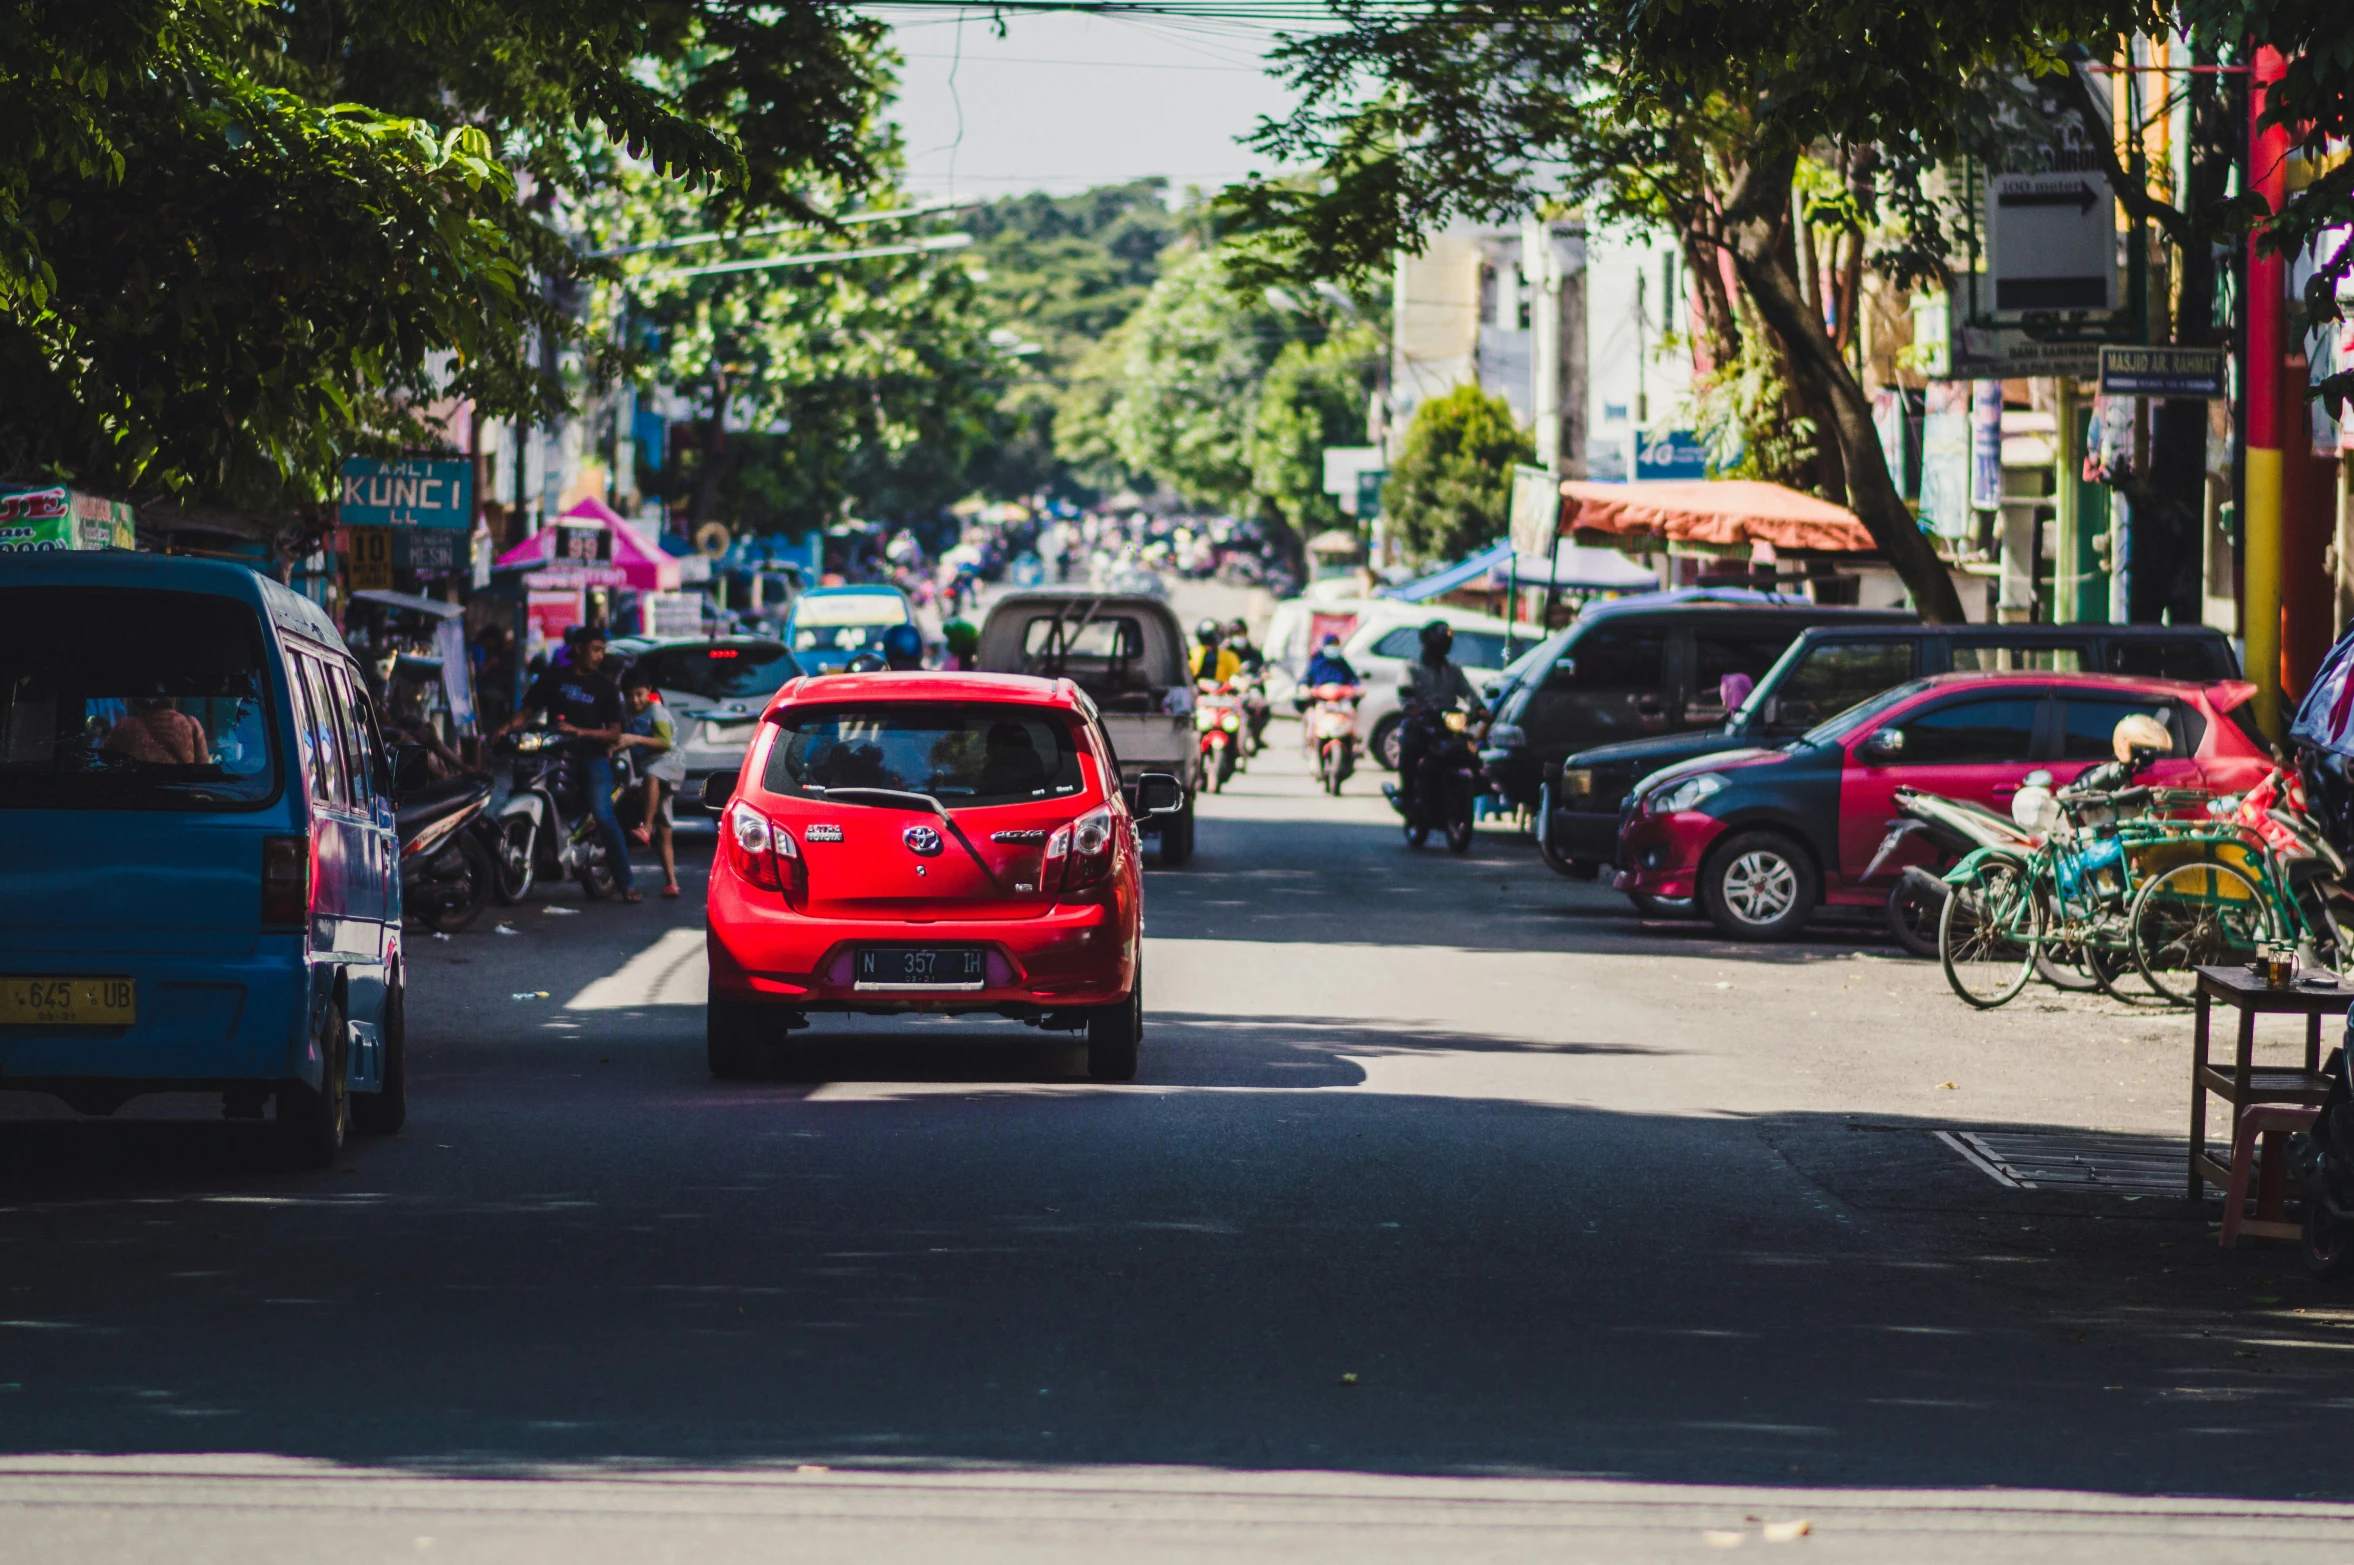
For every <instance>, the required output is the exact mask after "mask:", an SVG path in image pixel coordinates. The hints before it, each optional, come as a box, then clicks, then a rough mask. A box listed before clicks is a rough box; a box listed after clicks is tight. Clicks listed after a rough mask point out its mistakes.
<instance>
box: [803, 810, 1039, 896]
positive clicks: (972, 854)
mask: <svg viewBox="0 0 2354 1565" xmlns="http://www.w3.org/2000/svg"><path fill="white" fill-rule="evenodd" d="M809 791H810V792H811V793H814V794H817V795H819V796H820V797H822V798H824V799H825V801H826V802H827V803H829V804H830V803H832V802H833V801H835V800H836V799H840V800H842V801H844V802H846V803H849V804H896V805H899V806H901V807H902V808H904V809H910V810H926V811H929V812H930V813H931V814H934V815H937V816H939V817H940V824H941V825H943V826H945V827H947V828H948V835H950V836H951V837H954V838H955V839H956V845H957V846H958V847H960V848H962V849H964V851H965V856H966V857H967V858H969V859H971V860H972V861H973V865H974V867H975V868H977V869H979V870H980V872H981V873H982V874H983V875H984V876H986V877H987V878H988V881H989V884H990V885H992V886H995V887H996V888H997V889H998V890H999V891H1003V890H1004V889H1005V883H1004V882H1003V881H1001V880H999V879H998V878H997V871H995V870H993V869H991V868H990V867H989V861H988V860H987V859H985V858H983V857H981V850H980V849H979V848H976V847H974V846H973V839H972V838H970V837H968V836H966V835H965V834H964V828H963V827H962V826H959V825H958V824H957V823H956V817H955V816H953V815H951V814H949V813H948V806H947V805H945V804H942V803H941V802H940V801H939V800H938V799H935V798H933V797H932V796H931V795H930V794H928V793H915V792H912V791H910V790H908V789H904V788H815V787H813V788H811V789H810V790H809Z"/></svg>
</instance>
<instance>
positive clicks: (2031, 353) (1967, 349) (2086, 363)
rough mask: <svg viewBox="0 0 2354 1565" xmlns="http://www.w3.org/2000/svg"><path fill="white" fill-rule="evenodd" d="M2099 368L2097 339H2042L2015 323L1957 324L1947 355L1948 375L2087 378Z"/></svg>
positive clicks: (1953, 377)
mask: <svg viewBox="0 0 2354 1565" xmlns="http://www.w3.org/2000/svg"><path fill="white" fill-rule="evenodd" d="M2100 368H2101V345H2100V344H2099V343H2097V342H2092V341H2086V340H2081V339H2080V340H2077V341H2072V342H2042V341H2038V340H2037V339H2035V338H2033V337H2030V336H2028V335H2027V333H2026V332H2024V331H2022V330H2021V329H2019V328H2018V327H2016V326H1969V325H1962V324H1959V323H1957V324H1956V325H1955V327H1954V334H1953V351H1952V352H1950V353H1948V354H1947V355H1946V364H1945V378H1947V379H1950V380H2028V379H2033V378H2035V377H2037V376H2047V375H2048V376H2060V375H2066V376H2071V377H2073V378H2075V379H2077V380H2088V379H2090V378H2091V377H2092V376H2094V375H2097V374H2098V373H2100Z"/></svg>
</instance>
